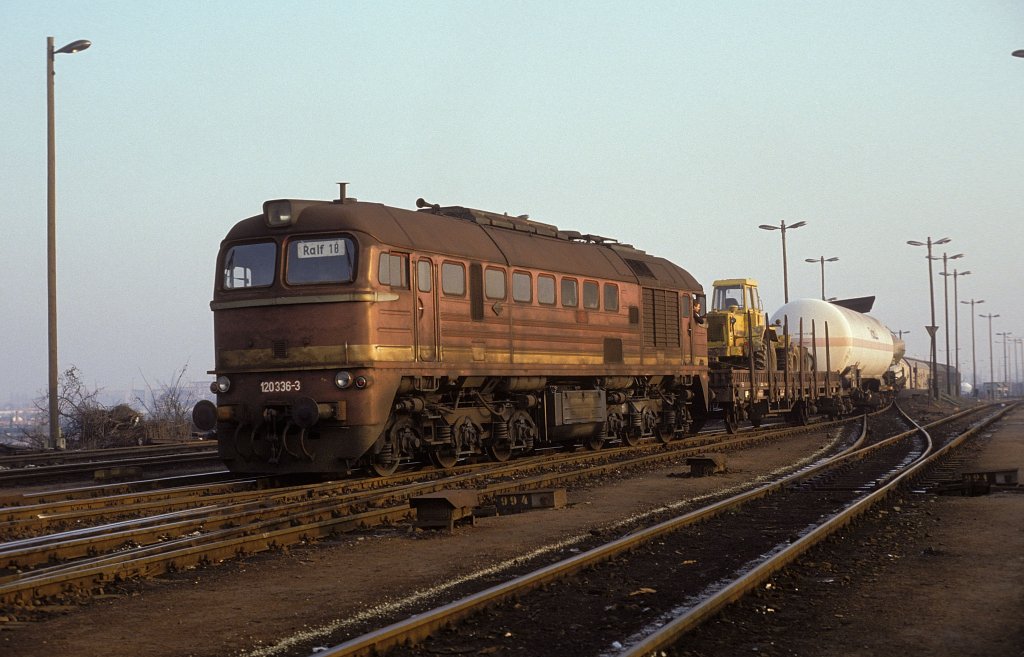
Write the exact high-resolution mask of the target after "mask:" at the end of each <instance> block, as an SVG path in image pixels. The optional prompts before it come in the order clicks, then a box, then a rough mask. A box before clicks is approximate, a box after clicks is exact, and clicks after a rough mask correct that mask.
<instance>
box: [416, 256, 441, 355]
mask: <svg viewBox="0 0 1024 657" xmlns="http://www.w3.org/2000/svg"><path fill="white" fill-rule="evenodd" d="M415 312H416V317H417V319H416V359H417V360H420V361H426V362H433V361H436V360H437V359H438V358H437V354H438V331H437V285H435V281H434V263H433V262H431V260H430V258H419V259H418V260H417V261H416V311H415Z"/></svg>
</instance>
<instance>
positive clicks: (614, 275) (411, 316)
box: [193, 186, 711, 475]
mask: <svg viewBox="0 0 1024 657" xmlns="http://www.w3.org/2000/svg"><path fill="white" fill-rule="evenodd" d="M417 207H418V209H417V210H407V209H401V208H395V207H389V206H386V205H382V204H379V203H367V202H360V201H358V200H356V199H352V198H346V196H345V189H344V186H342V191H341V194H340V198H338V199H337V200H334V201H311V200H292V199H281V200H272V201H267V202H266V203H264V204H263V211H262V212H261V213H259V214H257V215H255V216H252V217H250V218H248V219H244V220H242V221H240V222H238V223H237V224H236V225H235V226H234V227H233V228H232V229H231V230H230V231H229V232H228V234H227V236H226V237H225V239H224V240H223V242H222V243H221V247H220V250H219V253H218V256H217V273H216V280H215V284H214V293H213V300H212V302H211V303H210V307H211V309H212V311H213V314H214V342H215V353H216V355H215V369H214V370H213V371H212V372H211V374H213V375H215V377H216V380H215V381H214V383H213V384H212V386H211V389H212V390H213V391H214V392H215V393H216V403H213V402H210V401H203V402H200V403H199V404H197V405H196V407H195V409H194V412H193V419H194V422H195V424H196V426H197V427H199V428H201V429H204V430H213V429H216V434H217V441H218V449H219V453H220V456H221V458H222V459H223V460H224V462H225V463H226V465H227V466H228V468H229V469H230V470H232V471H234V472H238V473H274V474H302V473H308V474H314V473H315V474H342V473H347V472H353V471H356V470H369V471H370V472H371V473H374V474H377V475H387V474H389V473H392V472H394V471H395V469H396V468H397V467H398V466H399V465H400V464H402V463H411V462H424V461H430V462H432V463H434V464H435V465H437V466H439V467H442V468H447V467H452V466H453V465H454V464H455V463H457V462H458V461H459V460H461V459H465V458H468V457H472V456H475V455H486V456H488V457H490V458H492V459H495V460H498V461H503V460H506V459H508V458H510V457H511V456H513V455H514V454H516V453H521V452H528V451H530V450H533V449H535V448H538V447H543V446H563V445H564V446H569V445H579V444H582V445H584V446H585V447H588V448H590V449H598V448H600V447H601V445H602V444H604V443H605V441H610V440H612V441H620V442H622V443H625V444H634V443H635V442H637V441H639V440H640V439H642V438H645V437H653V438H655V439H657V440H661V441H669V440H671V439H672V438H673V437H675V436H677V435H680V434H685V433H689V432H695V431H697V430H698V429H699V428H700V427H701V426H702V425H703V423H704V422H705V421H706V420H707V418H708V414H709V411H710V409H711V398H710V397H711V393H710V389H709V377H708V372H709V367H708V366H709V363H708V347H707V331H706V329H705V327H704V326H703V324H702V323H701V322H700V321H698V320H697V319H696V318H695V317H694V314H693V302H694V301H695V300H700V301H703V296H704V291H703V288H702V287H701V285H700V284H699V283H698V282H697V281H696V280H695V279H694V277H693V276H691V275H690V274H689V273H688V272H687V271H686V270H684V269H682V268H681V267H679V266H677V265H675V264H673V263H671V262H669V261H668V260H666V259H664V258H659V257H655V256H652V255H649V254H647V253H645V252H644V251H642V250H639V249H636V248H634V247H632V246H630V245H628V244H623V243H619V242H618V241H616V240H614V239H610V238H606V237H600V236H597V235H591V234H584V233H580V232H576V231H571V230H561V229H559V228H557V227H556V226H553V225H550V224H546V223H541V222H537V221H532V220H530V219H529V218H528V217H526V216H519V217H516V216H508V215H506V214H499V213H493V212H486V211H482V210H475V209H472V208H467V207H461V206H448V207H441V206H439V205H434V204H430V203H427V202H425V201H423V200H422V199H420V200H419V201H417Z"/></svg>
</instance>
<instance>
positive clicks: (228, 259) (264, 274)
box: [223, 242, 277, 290]
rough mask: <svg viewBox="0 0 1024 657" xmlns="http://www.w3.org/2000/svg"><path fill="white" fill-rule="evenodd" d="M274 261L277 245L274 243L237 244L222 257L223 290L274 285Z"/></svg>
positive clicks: (275, 259)
mask: <svg viewBox="0 0 1024 657" xmlns="http://www.w3.org/2000/svg"><path fill="white" fill-rule="evenodd" d="M276 261H277V244H276V243H274V242H256V243H254V244H238V245H235V246H233V247H231V248H230V249H228V252H227V254H225V256H224V278H223V285H224V289H225V290H239V289H244V288H247V287H269V286H270V285H272V284H273V283H274V265H275V262H276Z"/></svg>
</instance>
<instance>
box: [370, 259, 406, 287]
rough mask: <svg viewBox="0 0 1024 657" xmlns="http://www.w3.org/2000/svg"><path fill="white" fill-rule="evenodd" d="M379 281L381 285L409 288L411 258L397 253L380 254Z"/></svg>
mask: <svg viewBox="0 0 1024 657" xmlns="http://www.w3.org/2000/svg"><path fill="white" fill-rule="evenodd" d="M377 280H379V281H380V284H381V285H388V286H390V287H400V288H402V289H408V288H409V256H407V255H404V254H401V255H400V254H397V253H382V254H380V266H379V268H378V270H377Z"/></svg>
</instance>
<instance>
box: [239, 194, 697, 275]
mask: <svg viewBox="0 0 1024 657" xmlns="http://www.w3.org/2000/svg"><path fill="white" fill-rule="evenodd" d="M293 205H294V207H295V208H296V213H297V219H296V221H295V226H293V227H292V230H295V228H296V227H298V228H299V229H301V230H302V232H306V231H310V232H321V231H332V230H339V229H343V230H347V231H354V232H361V233H365V234H368V235H370V236H372V237H373V238H375V239H377V240H378V241H380V242H381V243H384V244H389V245H393V246H395V247H398V248H402V249H409V250H419V251H428V252H434V253H439V254H443V255H449V256H455V257H464V258H470V259H474V260H483V261H489V262H498V263H505V264H506V265H509V266H513V267H515V266H518V267H525V268H531V269H547V270H550V271H557V272H560V273H571V274H579V275H584V276H594V277H598V278H607V279H612V280H623V281H639V282H641V283H643V284H646V285H660V286H666V287H674V288H681V289H686V290H693V291H702V290H703V288H702V287H701V285H700V283H698V282H697V280H696V279H695V278H694V277H693V276H691V275H690V273H689V272H687V271H686V270H685V269H683V268H681V267H679V266H678V265H675V264H674V263H672V262H670V261H668V260H666V259H664V258H660V257H656V256H651V255H648V254H647V253H645V252H643V251H641V250H639V249H635V248H633V247H632V246H630V245H628V244H620V243H618V242H617V241H616V240H614V239H610V238H605V237H599V236H596V235H585V234H581V233H579V232H576V231H563V230H559V229H558V228H557V227H555V226H552V225H550V224H544V223H540V222H536V221H530V220H528V219H526V218H524V217H510V216H507V215H501V214H496V213H492V212H485V211H482V210H473V209H471V208H464V207H461V206H453V207H444V208H442V207H438V206H430V207H429V208H428V209H426V210H420V211H414V210H404V209H401V208H393V207H389V206H386V205H383V204H380V203H365V202H358V201H354V200H353V199H346V200H345V202H344V203H340V202H328V201H293ZM275 232H277V229H274V228H270V229H268V228H267V225H266V223H265V221H264V217H263V215H256V216H254V217H250V218H248V219H245V220H243V221H240V222H239V223H237V224H236V225H235V226H234V227H233V228H232V229H231V231H230V232H229V233H228V235H227V237H226V238H225V241H234V240H239V239H253V238H257V237H265V236H267V234H268V233H269V234H273V233H275Z"/></svg>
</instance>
